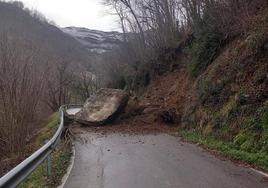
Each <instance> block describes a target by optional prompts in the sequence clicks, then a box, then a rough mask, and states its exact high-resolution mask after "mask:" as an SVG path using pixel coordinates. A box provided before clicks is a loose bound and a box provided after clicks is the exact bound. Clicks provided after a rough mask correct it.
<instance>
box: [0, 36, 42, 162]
mask: <svg viewBox="0 0 268 188" xmlns="http://www.w3.org/2000/svg"><path fill="white" fill-rule="evenodd" d="M37 53H38V51H36V50H35V48H34V47H33V46H31V44H26V43H21V41H16V42H15V41H14V40H11V39H10V38H9V37H8V35H1V36H0V106H1V107H0V150H1V152H0V153H1V154H2V156H1V155H0V158H1V157H3V155H4V154H5V152H7V153H11V152H21V151H22V150H23V146H24V144H25V143H26V141H27V138H29V137H30V134H31V133H32V131H33V130H34V126H33V124H32V123H33V122H34V120H35V117H36V109H37V106H38V104H39V102H40V96H42V92H43V88H44V79H45V76H44V75H45V71H42V70H40V69H39V68H38V66H37V64H36V62H35V60H37V59H36V54H37Z"/></svg>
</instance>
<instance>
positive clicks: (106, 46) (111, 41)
mask: <svg viewBox="0 0 268 188" xmlns="http://www.w3.org/2000/svg"><path fill="white" fill-rule="evenodd" d="M62 31H63V32H65V33H67V34H69V35H70V36H72V37H74V38H75V39H76V40H77V41H79V42H80V43H81V44H82V45H84V46H85V47H86V48H87V49H88V50H89V51H90V52H95V53H98V54H101V53H103V52H107V51H110V50H112V49H113V48H115V47H117V46H119V45H120V44H121V42H122V40H123V34H122V33H119V32H115V31H113V32H104V31H97V30H91V29H87V28H80V27H66V28H62Z"/></svg>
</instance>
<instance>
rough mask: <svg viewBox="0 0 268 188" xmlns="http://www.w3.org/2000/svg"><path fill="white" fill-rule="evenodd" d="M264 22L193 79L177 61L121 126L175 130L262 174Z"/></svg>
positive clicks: (266, 164) (267, 116) (267, 117)
mask: <svg viewBox="0 0 268 188" xmlns="http://www.w3.org/2000/svg"><path fill="white" fill-rule="evenodd" d="M267 18H268V17H267V16H261V17H258V19H257V21H256V22H255V25H253V26H252V27H251V29H249V31H248V32H247V33H246V34H245V35H242V36H237V37H235V39H232V40H231V41H230V42H228V43H227V44H226V45H225V46H224V47H222V48H221V50H220V52H219V54H218V56H217V57H216V58H215V60H214V61H213V62H212V63H211V64H210V65H209V66H207V68H206V69H205V70H204V71H203V72H202V73H200V74H199V75H198V76H196V77H195V76H191V74H190V72H189V69H187V61H183V62H182V60H181V59H178V60H177V63H178V64H180V66H179V68H178V69H176V70H174V71H173V72H166V73H165V74H164V75H161V76H159V77H157V78H156V79H155V80H154V81H153V83H151V85H150V86H149V87H147V88H146V90H145V92H144V94H143V95H142V96H141V97H140V98H136V99H135V100H133V101H132V102H130V105H129V107H128V109H127V110H126V113H125V114H124V115H123V116H122V117H121V120H120V121H122V122H126V121H127V122H135V125H137V124H142V125H143V124H147V125H151V127H155V126H156V125H158V126H161V127H166V126H163V124H166V125H174V126H178V127H180V128H181V129H180V130H181V133H182V135H183V136H185V137H186V138H187V137H192V138H193V137H195V138H194V139H190V140H191V141H194V142H197V143H201V144H204V145H207V146H208V147H209V148H210V149H213V150H214V149H216V150H219V151H220V152H221V153H222V154H224V155H225V156H227V157H230V158H232V159H235V160H237V159H238V160H243V161H246V162H247V163H250V164H254V165H257V166H258V167H261V168H263V169H266V170H267V169H268V157H267V156H268V155H267V152H268V37H267V32H268V21H267ZM189 59H191V57H189ZM185 130H187V131H189V130H190V132H191V134H188V133H189V132H187V131H186V132H185ZM207 139H210V140H209V141H207Z"/></svg>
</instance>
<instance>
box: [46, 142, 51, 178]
mask: <svg viewBox="0 0 268 188" xmlns="http://www.w3.org/2000/svg"><path fill="white" fill-rule="evenodd" d="M48 141H49V140H46V141H45V143H47V142H48ZM45 171H46V175H47V177H49V176H50V175H51V154H49V155H48V156H47V159H46V160H45Z"/></svg>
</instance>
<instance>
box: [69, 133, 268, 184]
mask: <svg viewBox="0 0 268 188" xmlns="http://www.w3.org/2000/svg"><path fill="white" fill-rule="evenodd" d="M75 149H76V158H75V162H74V167H73V169H72V171H71V174H70V176H69V178H68V180H67V183H66V185H65V188H268V180H267V177H264V176H262V175H260V174H259V173H256V172H255V171H253V170H251V169H249V168H244V167H239V166H236V165H235V164H233V163H232V162H230V161H223V160H220V159H217V158H216V157H214V156H213V155H211V154H208V153H207V152H206V151H203V150H202V149H201V148H198V147H196V146H195V145H191V144H188V143H184V142H182V141H180V138H178V137H173V136H170V135H166V134H163V135H155V136H153V135H145V136H126V135H108V136H100V135H97V134H92V133H89V134H83V135H80V139H78V140H77V141H76V142H75Z"/></svg>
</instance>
